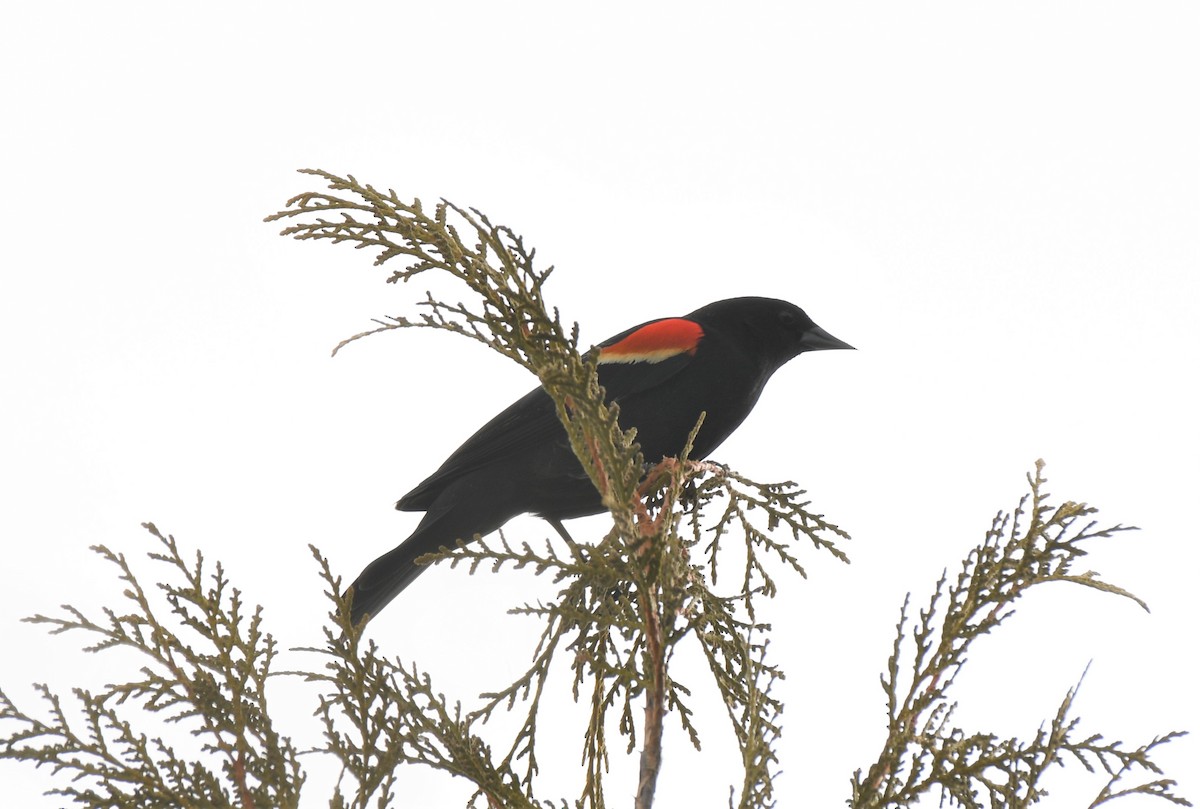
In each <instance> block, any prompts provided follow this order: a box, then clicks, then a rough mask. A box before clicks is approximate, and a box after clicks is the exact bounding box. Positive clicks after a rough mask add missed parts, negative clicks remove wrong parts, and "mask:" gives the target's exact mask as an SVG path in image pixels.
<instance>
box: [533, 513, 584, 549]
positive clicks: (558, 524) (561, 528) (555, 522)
mask: <svg viewBox="0 0 1200 809" xmlns="http://www.w3.org/2000/svg"><path fill="white" fill-rule="evenodd" d="M542 519H543V520H545V521H546V522H548V523H550V527H551V528H553V529H554V530H555V531H557V532H558V535H559V536H560V537H562V538H563V539H564V540H566V542H567V544H568V545H577V544H579V543H577V542H576V541H575V540H574V539H572V538H571V535H570V534H568V533H567V527H566V526H565V525H563V524H562V520H560V519H558V518H557V517H543V518H542Z"/></svg>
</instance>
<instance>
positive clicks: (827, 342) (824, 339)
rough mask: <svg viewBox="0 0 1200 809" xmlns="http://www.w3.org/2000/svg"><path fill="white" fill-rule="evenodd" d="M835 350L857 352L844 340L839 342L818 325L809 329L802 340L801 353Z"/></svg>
mask: <svg viewBox="0 0 1200 809" xmlns="http://www.w3.org/2000/svg"><path fill="white" fill-rule="evenodd" d="M834 348H848V349H850V350H851V351H853V350H855V349H854V346H852V345H850V344H849V343H847V342H845V341H843V340H839V339H838V338H836V337H834V336H833V335H832V334H830V333H829V332H827V331H825V330H824V329H822V328H821V327H820V326H817V325H813V326H812V327H811V328H809V330H808V331H806V332H804V336H803V337H801V338H800V350H801V351H828V350H830V349H834Z"/></svg>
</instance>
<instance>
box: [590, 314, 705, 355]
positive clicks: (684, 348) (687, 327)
mask: <svg viewBox="0 0 1200 809" xmlns="http://www.w3.org/2000/svg"><path fill="white" fill-rule="evenodd" d="M702 337H704V329H702V328H700V324H699V323H695V322H693V321H691V320H685V319H683V318H681V317H673V318H668V319H666V320H656V321H654V322H653V323H649V324H647V325H645V326H642V327H641V328H640V329H638V330H637V331H635V332H634V333H633V334H631V335H629V336H628V337H626V338H625V339H623V340H621V341H620V342H619V343H613V344H612V345H610V346H605V347H604V348H602V349H600V362H601V363H610V362H662V361H663V360H665V359H669V358H671V357H674V356H676V355H678V354H684V353H687V354H695V353H696V346H698V345H700V339H701V338H702Z"/></svg>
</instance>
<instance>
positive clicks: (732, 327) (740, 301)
mask: <svg viewBox="0 0 1200 809" xmlns="http://www.w3.org/2000/svg"><path fill="white" fill-rule="evenodd" d="M687 317H688V319H689V320H694V321H696V322H697V323H700V324H701V325H702V326H707V327H709V328H712V329H714V330H716V331H720V332H722V333H725V334H727V335H729V336H731V337H734V338H735V339H738V340H739V341H742V342H743V343H744V345H745V346H746V347H747V348H748V349H751V350H753V351H754V353H755V354H757V355H759V356H760V357H761V358H762V360H763V361H764V362H765V363H766V364H767V366H768V367H769V369H770V370H772V371H773V370H775V369H776V368H779V367H780V366H782V365H783V364H784V363H786V362H787V361H788V360H791V359H792V358H794V357H796V356H797V355H799V354H803V353H804V352H806V351H827V350H831V349H835V348H848V349H853V348H854V346H852V345H850V344H849V343H847V342H845V341H843V340H839V339H838V338H836V337H834V336H833V335H832V334H830V333H829V332H827V331H825V330H824V329H822V328H821V327H820V326H818V325H817V324H816V323H814V322H813V321H812V318H810V317H809V316H808V315H807V314H805V312H804V310H803V309H801V308H800V307H799V306H796V305H795V304H791V303H788V302H787V301H781V300H776V299H775V298H730V299H728V300H723V301H717V302H716V303H710V304H708V305H707V306H704V307H701V308H700V309H697V310H696V311H695V312H692V313H691V314H690V315H688V316H687Z"/></svg>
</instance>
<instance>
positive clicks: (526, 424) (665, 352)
mask: <svg viewBox="0 0 1200 809" xmlns="http://www.w3.org/2000/svg"><path fill="white" fill-rule="evenodd" d="M703 336H704V331H703V329H701V327H700V325H699V324H698V323H695V322H693V321H691V320H685V319H683V318H667V319H663V320H652V321H650V322H649V323H643V324H642V325H640V326H635V327H634V328H632V329H629V330H628V331H625V332H622V333H621V334H618V335H616V336H614V337H611V338H609V339H608V340H605V341H604V342H603V343H601V344H600V359H599V365H598V368H597V376H598V378H599V381H600V385H601V386H602V387H603V388H604V391H605V398H607V399H608V400H609V401H616V402H617V403H618V404H620V402H621V399H622V398H624V397H626V396H630V395H632V394H635V393H639V392H641V391H644V390H648V389H650V388H653V387H655V386H657V385H661V384H662V383H663V382H665V381H666V380H668V379H670V378H671V377H672V376H674V375H675V374H677V373H679V372H680V371H681V370H683V369H684V368H685V367H687V366H688V364H690V363H691V361H692V358H693V357H694V356H695V353H696V347H697V346H698V345H699V343H700V340H701V338H703ZM561 437H563V428H562V424H561V423H559V420H558V415H557V414H556V413H555V412H554V403H553V401H551V399H550V397H549V396H548V395H547V394H546V392H545V391H544V390H543V389H542V388H540V387H539V388H535V389H534V390H532V391H530V392H529V393H527V394H525V395H524V396H522V397H521V398H520V399H518V400H517V401H515V402H513V403H512V404H511V405H509V406H508V407H507V408H505V409H504V411H502V412H501V413H500V414H499V415H497V416H496V417H495V418H493V419H492V420H491V421H489V422H488V423H487V424H485V425H484V426H483V427H481V428H480V429H479V430H478V431H477V432H476V433H475V434H474V435H473V436H471V437H470V438H468V439H467V440H466V442H465V443H464V444H463V445H462V446H461V447H459V448H458V449H456V450H455V451H454V452H453V454H451V455H450V457H449V458H447V459H446V461H445V462H444V463H443V464H442V465H441V467H439V468H438V470H437V471H436V472H434V473H433V474H432V475H430V476H429V477H428V478H426V479H425V480H424V481H422V482H421V484H420V485H418V486H417V487H416V488H415V489H413V490H412V491H411V492H409V493H408V494H406V495H404V497H402V498H400V500H399V502H397V503H396V508H397V509H399V510H401V511H424V510H426V509H428V508H429V507H430V505H431V504H432V503H433V501H434V499H436V498H437V496H438V494H440V493H441V491H442V490H443V489H444V488H445V487H446V485H447V484H449V483H450V482H451V481H453V480H456V479H457V478H459V477H461V476H462V475H464V474H466V473H468V472H471V471H474V470H476V469H479V468H481V467H484V466H487V465H488V464H491V463H493V462H495V461H499V460H501V459H503V458H506V457H513V456H515V455H517V454H519V453H520V452H521V451H522V450H524V449H526V448H529V447H535V446H540V445H542V444H544V443H546V442H548V441H553V440H556V439H559V438H561Z"/></svg>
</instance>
